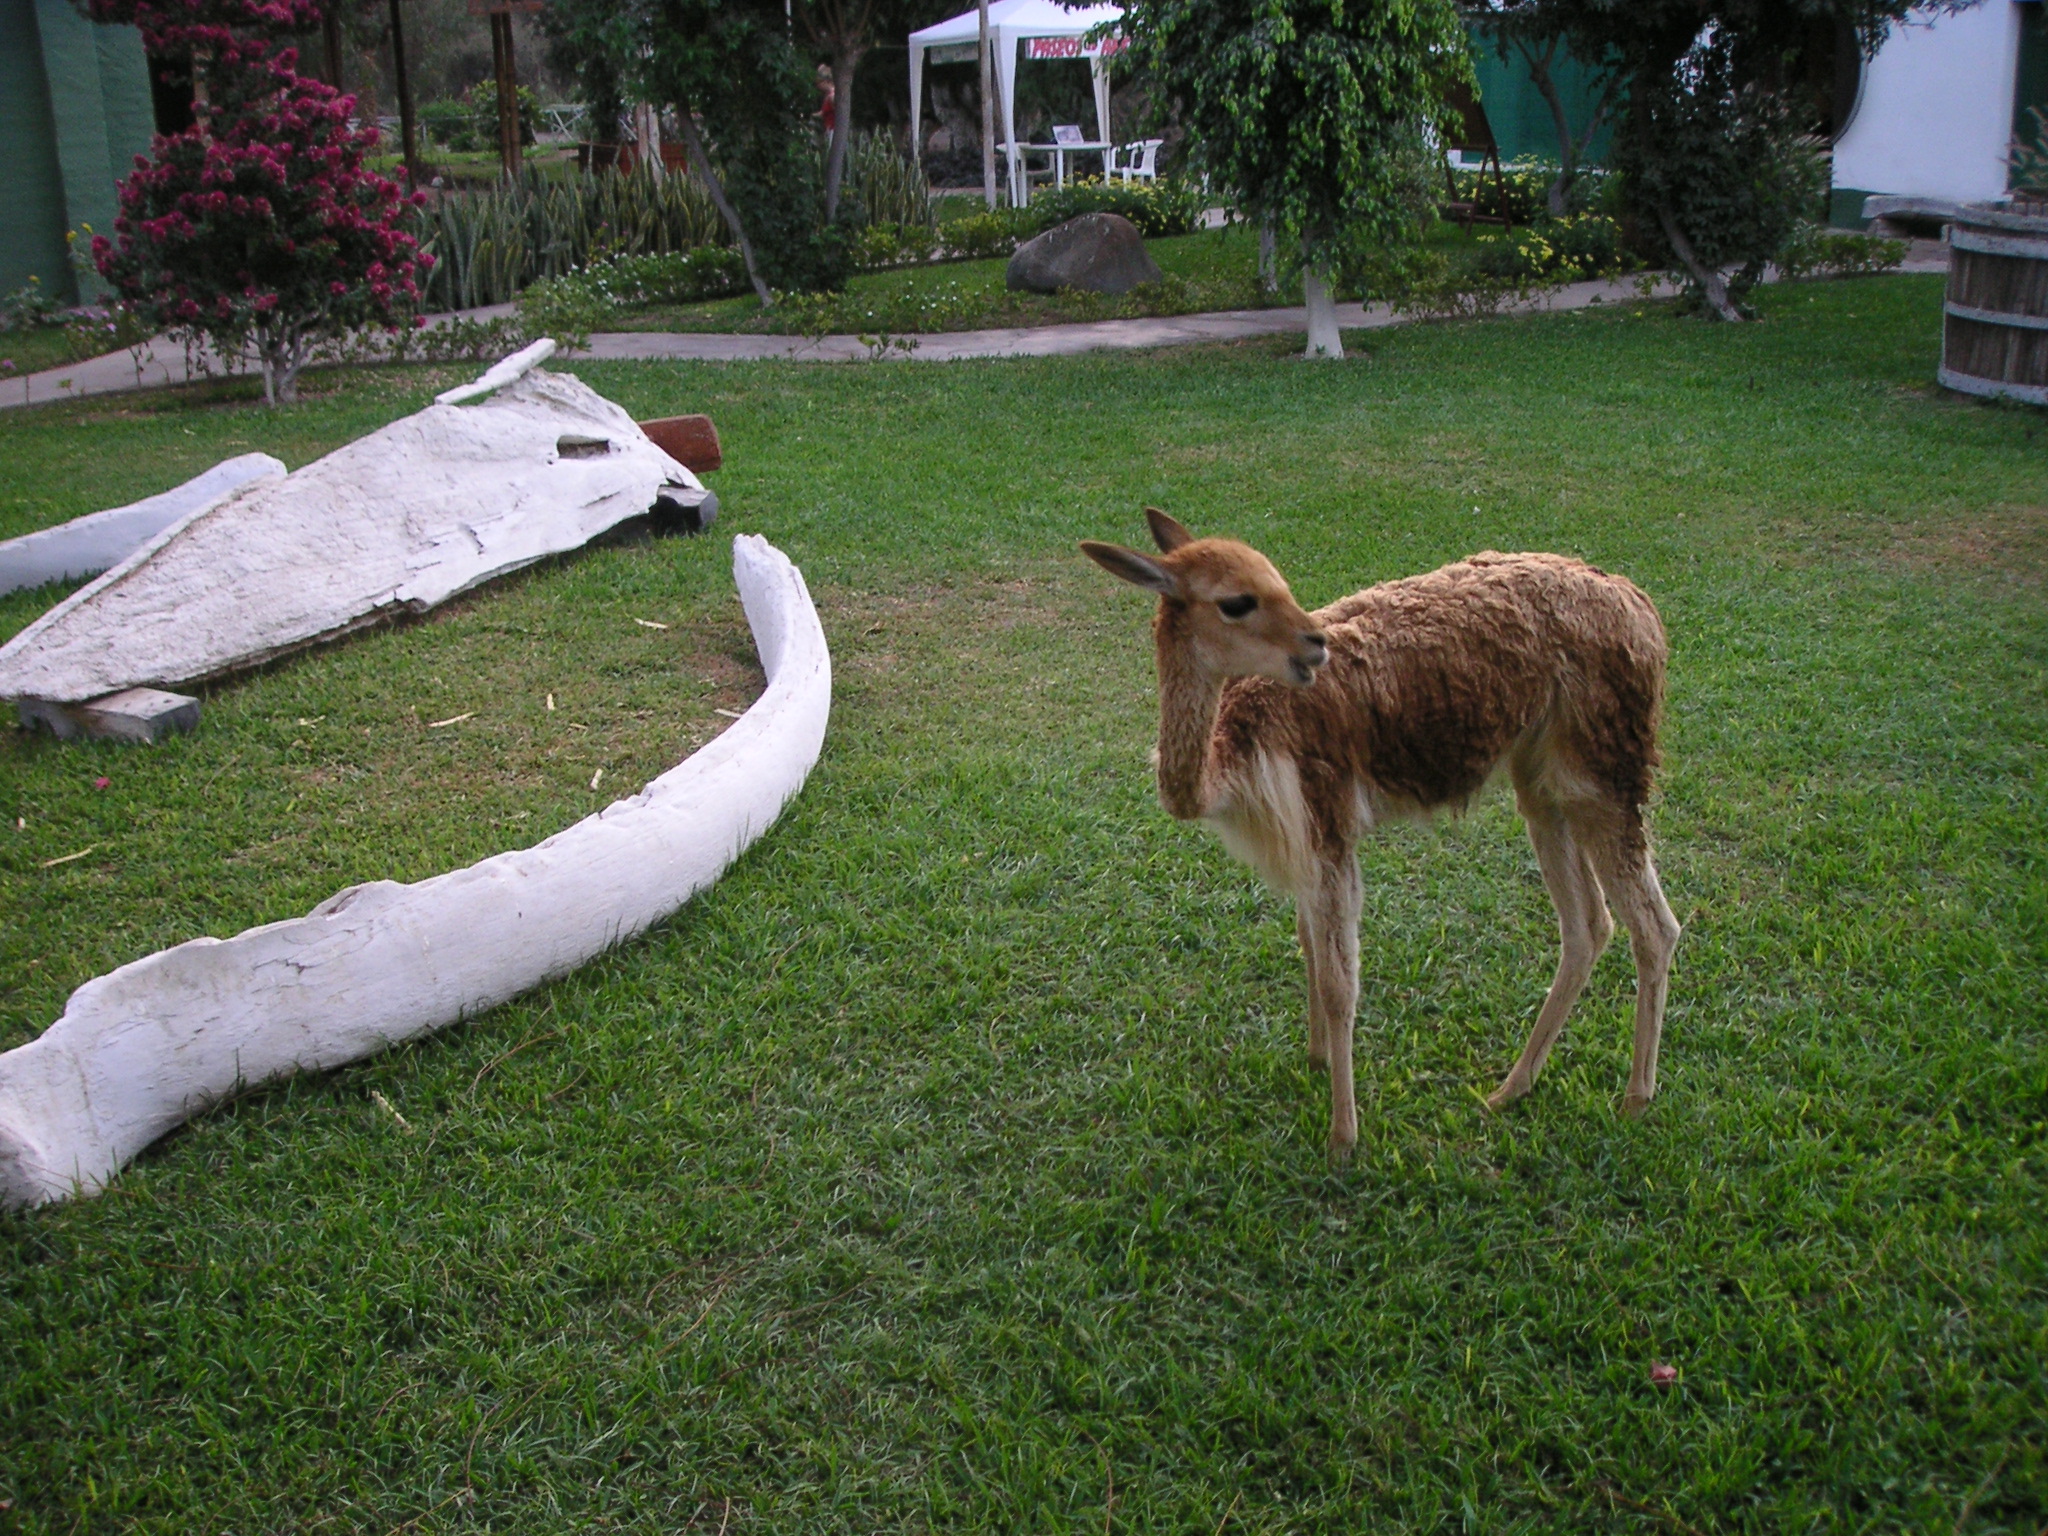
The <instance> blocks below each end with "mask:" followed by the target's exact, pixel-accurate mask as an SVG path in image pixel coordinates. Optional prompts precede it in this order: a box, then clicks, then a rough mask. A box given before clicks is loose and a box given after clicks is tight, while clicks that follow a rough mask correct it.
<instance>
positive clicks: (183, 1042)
mask: <svg viewBox="0 0 2048 1536" xmlns="http://www.w3.org/2000/svg"><path fill="white" fill-rule="evenodd" d="M733 576H734V579H735V581H736V582H737V583H738V585H739V590H740V600H741V601H742V602H743V603H744V604H745V605H746V610H747V622H748V624H749V625H751V626H752V628H753V631H754V645H755V648H756V649H757V650H758V651H759V652H760V655H761V664H762V666H763V667H764V668H765V669H766V671H767V674H768V687H767V691H766V692H764V693H763V694H762V695H761V697H760V698H759V699H757V700H756V701H755V702H754V706H753V707H752V708H751V709H749V710H748V711H747V712H746V714H744V715H743V716H741V717H740V719H739V720H737V721H735V722H734V723H733V724H732V725H731V726H730V727H729V728H728V729H727V730H726V731H725V733H724V734H723V735H721V736H720V737H719V738H718V739H717V740H716V741H713V742H711V743H710V744H709V745H707V746H705V747H704V748H703V749H702V750H701V751H698V752H696V753H694V754H692V755H691V756H690V757H688V758H686V759H685V760H684V761H683V762H682V763H681V764H680V765H679V766H677V767H675V768H672V769H670V770H669V771H668V772H667V773H665V774H663V775H662V776H661V777H660V778H658V779H656V780H654V781H653V782H652V783H651V784H649V785H648V786H647V787H646V788H645V789H643V790H641V791H640V793H639V794H637V795H633V796H631V797H629V798H627V799H624V800H619V801H616V802H614V803H613V804H612V805H609V806H607V807H606V808H605V809H604V810H602V811H599V812H598V813H597V814H595V815H593V816H587V817H585V818H584V819H583V820H582V821H579V822H577V823H576V824H575V825H574V826H572V827H570V828H569V829H568V830H567V831H564V832H558V833H556V834H555V835H554V836H553V837H551V838H549V839H548V840H547V841H546V842H543V843H540V844H538V845H537V846H535V847H532V848H527V849H523V850H520V851H517V852H512V853H501V854H499V855H497V856H496V857H494V858H489V859H485V860H484V861H483V862H482V863H480V864H472V865H471V866H470V867H469V868H467V869H459V870H456V871H454V872H452V873H450V874H445V875H437V876H435V877H434V878H433V879H431V880H422V881H420V882H419V883H418V884H416V885H398V884H395V883H393V882H390V881H379V882H376V883H375V884H371V885H359V886H354V887H352V888H350V889H348V890H345V891H342V892H341V893H340V894H338V895H336V896H333V897H331V898H329V899H328V900H327V901H324V902H322V903H321V904H320V905H319V906H317V907H315V908H314V909H313V911H312V912H311V913H310V914H308V915H307V916H305V917H302V918H297V919H294V920H292V921H289V922H282V923H272V924H269V925H268V926H266V927H262V928H252V929H250V930H249V931H248V932H246V933H242V934H239V935H237V936H236V937H234V938H232V939H224V940H223V939H194V940H193V941H192V942H191V943H189V944H180V945H178V946H177V947H176V948H175V949H167V950H163V951H161V952H159V953H157V954H154V955H151V956H149V957H148V958H147V959H144V960H137V961H135V962H134V963H133V964H130V965H124V966H122V967H121V968H120V969H119V970H117V971H112V972H110V973H109V974H107V975H105V976H101V977H98V978H96V979H95V980H92V981H89V982H87V983H86V984H85V985H84V986H82V987H80V988H79V989H78V990H77V991H76V992H74V993H72V994H71V998H70V1001H69V1002H68V1003H67V1004H66V1006H65V1009H64V1016H63V1017H62V1018H61V1019H59V1020H58V1021H57V1022H56V1023H55V1024H53V1025H51V1026H50V1028H49V1029H48V1030H46V1031H45V1032H44V1033H43V1034H42V1036H41V1037H40V1038H38V1039H36V1040H34V1041H31V1042H30V1043H29V1044H27V1045H24V1046H20V1047H18V1048H17V1049H15V1050H12V1051H9V1052H7V1053H6V1054H4V1055H0V1205H32V1204H40V1203H42V1202H45V1201H49V1200H61V1199H65V1198H67V1197H70V1196H73V1195H88V1194H93V1193H96V1192H97V1191H99V1190H100V1189H102V1188H103V1187H104V1186H105V1185H106V1184H107V1183H108V1181H109V1180H111V1179H112V1178H113V1177H114V1175H115V1173H116V1172H117V1171H118V1170H119V1169H120V1168H121V1166H122V1165H123V1164H125V1163H126V1162H127V1161H128V1160H129V1159H130V1158H132V1157H133V1156H135V1154H136V1153H138V1152H140V1151H141V1150H142V1149H143V1148H144V1147H146V1146H148V1145H149V1144H150V1143H151V1142H152V1141H154V1140H156V1138H157V1137H159V1136H161V1135H163V1134H164V1132H166V1131H168V1130H170V1129H171V1128H172V1127H173V1126H176V1125H178V1124H180V1123H181V1122H183V1121H184V1120H186V1119H188V1118H190V1117H191V1116H193V1115H195V1114H198V1113H200V1112H201V1111H203V1110H205V1109H206V1108H208V1107H209V1106H211V1105H213V1104H216V1103H218V1102H220V1101H221V1100H223V1099H225V1098H227V1097H229V1096H230V1095H232V1094H234V1093H236V1092H237V1091H239V1090H240V1089H241V1088H243V1087H245V1086H248V1085H253V1084H257V1083H262V1082H267V1081H270V1080H272V1079H274V1078H279V1077H284V1076H288V1075H289V1074H291V1073H293V1072H298V1071H306V1070H318V1069H323V1068H328V1067H336V1066H340V1065H341V1064H342V1063H344V1062H349V1061H354V1060H356V1059H358V1058H359V1057H362V1056H367V1055H369V1054H371V1053H372V1052H375V1051H379V1050H382V1049H383V1048H384V1047H386V1046H388V1045H392V1044H395V1043H397V1042H398V1041H401V1040H408V1039H411V1038H412V1037H413V1036H415V1035H419V1034H423V1033H426V1032H428V1031H430V1030H435V1029H439V1028H441V1027H442V1026H444V1025H447V1024H452V1023H454V1022H455V1021H456V1020H458V1019H461V1018H464V1017H467V1016H468V1015H471V1014H475V1013H480V1012H482V1011H483V1010H484V1009H486V1008H491V1007H495V1006H496V1005H497V1004H499V1003H502V1002H505V1001H506V1000H508V999H510V998H513V997H516V996H518V995H519V994H520V993H521V992H524V991H526V990H527V989H528V988H530V987H533V986H536V985H538V984H539V983H540V982H543V981H546V980H547V979H549V978H550V977H553V976H560V975H562V974H563V973H564V972H567V971H571V970H574V969H575V968H576V967H577V966H579V965H581V964H583V963H584V962H585V961H586V960H589V959H590V958H591V957H592V956H594V955H597V954H598V953H600V952H601V951H603V950H605V949H607V948H609V947H610V946H612V945H613V944H616V943H618V942H619V941H620V940H622V939H626V938H630V937H632V936H633V935H635V934H637V933H639V932H641V931H642V930H643V929H645V928H647V927H648V926H649V925H650V924H653V923H656V922H659V921H660V920H661V919H662V918H664V917H666V916H667V915H668V914H669V913H671V912H673V911H675V910H676V908H677V907H679V906H681V905H682V904H683V903H684V902H686V901H688V900H689V899H690V897H691V896H693V895H695V894H696V893H697V892H698V891H701V890H703V889H704V888H705V887H706V886H708V885H710V884H711V883H712V882H713V881H714V880H716V879H717V878H718V876H719V875H720V873H722V872H723V871H724V869H725V868H726V866H727V865H729V864H730V863H731V862H732V861H733V860H734V859H735V858H737V857H738V856H739V854H740V852H741V851H742V850H743V849H745V848H746V847H747V846H748V844H750V843H752V842H753V841H754V839H755V838H757V837H759V836H760V835H761V834H762V833H763V832H765V831H766V830H767V829H768V828H769V826H770V825H772V824H773V823H774V821H775V818H776V817H777V815H779V814H780V812H781V810H782V807H783V806H784V804H786V803H787V802H788V800H789V799H790V797H791V796H793V795H794V794H795V793H796V792H797V790H798V789H799V788H800V787H801V786H802V784H803V781H804V778H805V776H806V775H807V774H808V773H809V772H810V769H811V765H812V764H813V763H815V762H816V761H817V757H818V752H819V749H820V747H821V746H822V745H823V743H824V739H825V724H826V719H827V717H828V716H829V714H830V712H831V706H832V663H831V657H830V655H829V654H828V652H827V651H826V648H825V635H824V631H823V629H822V628H821V627H820V626H819V623H818V615H817V611H816V610H815V609H814V608H813V607H812V606H811V599H810V593H809V592H808V591H807V590H806V588H805V586H804V579H803V574H802V573H801V572H800V571H798V570H797V568H796V567H795V566H794V565H792V564H791V563H790V561H789V559H788V557H787V556H785V555H784V554H783V553H782V552H781V551H780V550H778V549H776V548H774V547H773V546H772V545H770V544H769V543H768V542H767V541H766V540H765V539H761V538H759V537H755V536H751V535H748V536H742V537H740V538H737V539H735V540H734V541H733Z"/></svg>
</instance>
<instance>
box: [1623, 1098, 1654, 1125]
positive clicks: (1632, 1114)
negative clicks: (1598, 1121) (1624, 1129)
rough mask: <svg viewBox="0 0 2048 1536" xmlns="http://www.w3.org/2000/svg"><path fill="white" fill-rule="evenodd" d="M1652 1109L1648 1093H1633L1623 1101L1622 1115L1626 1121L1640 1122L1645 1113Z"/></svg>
mask: <svg viewBox="0 0 2048 1536" xmlns="http://www.w3.org/2000/svg"><path fill="white" fill-rule="evenodd" d="M1649 1107H1650V1096H1649V1095H1648V1094H1646V1093H1632V1094H1630V1095H1629V1096H1628V1097H1627V1098H1625V1099H1623V1100H1622V1101H1621V1113H1622V1115H1623V1117H1624V1118H1625V1119H1629V1120H1640V1119H1642V1118H1643V1111H1644V1110H1646V1109H1648V1108H1649Z"/></svg>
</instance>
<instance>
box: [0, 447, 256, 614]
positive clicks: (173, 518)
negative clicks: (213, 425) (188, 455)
mask: <svg viewBox="0 0 2048 1536" xmlns="http://www.w3.org/2000/svg"><path fill="white" fill-rule="evenodd" d="M284 473H285V467H284V464H283V462H282V461H281V460H278V459H273V458H272V457H271V456H270V455H269V454H267V453H245V454H241V455H239V456H238V457H236V458H232V459H223V460H222V461H221V462H220V463H218V464H216V465H214V466H213V468H211V469H209V470H207V471H206V472H205V473H204V474H200V475H195V476H193V477H192V478H191V479H190V480H187V481H186V482H185V483H184V484H183V485H178V486H173V487H172V488H171V489H170V490H168V491H165V492H163V493H162V494H161V495H157V496H150V497H147V498H145V499H144V500H142V501H137V502H131V503H129V504H128V505H127V506H125V507H110V508H108V509H107V510H106V511H104V512H91V513H88V514H87V515H86V516H84V517H74V518H73V519H72V520H71V521H70V522H68V523H59V524H58V525H57V526H56V527H54V528H44V529H41V530H40V531H38V532H36V533H25V534H23V535H22V536H21V537H20V538H18V539H7V540H5V541H4V542H0V592H16V591H19V590H20V589H21V588H23V587H40V586H42V585H44V584H45V583H47V582H52V581H82V580H83V579H84V578H86V577H87V576H97V575H99V573H100V572H101V571H104V570H106V569H107V568H108V567H110V566H114V565H118V564H120V563H121V561H123V560H125V559H127V558H128V556H129V555H131V554H133V553H134V552H135V550H136V549H137V548H139V547H140V546H141V545H142V543H143V542H144V541H145V540H147V539H150V538H152V537H154V536H155V535H156V534H159V533H161V532H163V531H164V529H166V528H168V527H170V526H171V524H173V523H175V522H179V521H182V520H183V519H185V518H188V517H190V516H191V515H192V514H193V513H195V512H204V511H207V510H209V509H210V508H213V507H217V506H219V505H220V504H221V503H222V502H224V501H226V500H227V499H228V498H229V497H230V496H232V495H234V494H235V492H237V491H239V490H240V489H241V488H242V487H243V486H245V485H249V484H251V483H253V482H255V481H258V480H273V479H277V478H279V477H281V476H282V475H283V474H284Z"/></svg>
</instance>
